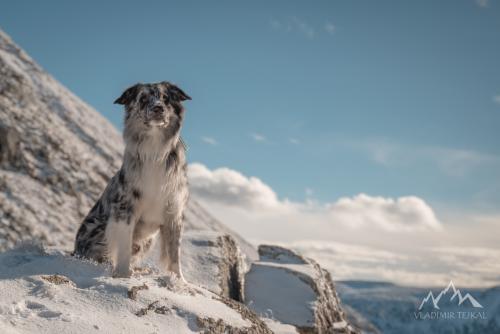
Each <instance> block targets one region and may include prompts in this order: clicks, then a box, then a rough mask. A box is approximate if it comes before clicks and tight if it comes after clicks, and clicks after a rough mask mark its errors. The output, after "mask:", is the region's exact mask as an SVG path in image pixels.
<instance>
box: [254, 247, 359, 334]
mask: <svg viewBox="0 0 500 334" xmlns="http://www.w3.org/2000/svg"><path fill="white" fill-rule="evenodd" d="M259 255H260V260H259V261H256V262H254V263H252V266H251V268H250V271H249V272H248V273H247V276H246V279H245V295H246V299H245V301H246V303H247V305H248V306H249V307H250V308H251V309H253V310H254V311H255V312H256V313H257V314H259V315H261V316H262V317H265V318H271V319H273V320H275V321H278V322H279V323H282V324H289V325H293V326H295V327H296V329H297V330H298V332H300V333H354V332H355V329H354V328H352V326H350V325H349V323H348V321H347V318H346V317H345V315H344V312H343V310H342V308H341V305H340V299H339V298H338V296H337V293H336V291H335V287H334V285H333V281H332V279H331V277H330V274H329V273H328V272H327V271H326V270H324V269H322V268H321V267H320V266H319V264H317V263H316V262H315V261H314V260H311V259H306V258H304V257H302V256H300V255H298V254H296V253H294V252H293V251H291V250H288V249H286V248H283V247H279V246H268V245H261V246H259Z"/></svg>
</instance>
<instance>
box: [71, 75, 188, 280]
mask: <svg viewBox="0 0 500 334" xmlns="http://www.w3.org/2000/svg"><path fill="white" fill-rule="evenodd" d="M190 99H191V98H190V97H189V96H188V95H187V94H186V93H184V92H183V91H182V90H181V89H180V88H179V87H177V86H175V85H173V84H171V83H169V82H166V81H164V82H160V83H152V84H136V85H134V86H132V87H130V88H128V89H127V90H126V91H125V92H124V93H123V94H122V95H121V96H120V97H119V98H118V99H116V101H115V102H114V103H116V104H121V105H124V106H125V129H124V132H123V137H124V140H125V153H124V157H123V165H122V167H121V169H120V170H119V171H118V173H116V175H115V176H113V178H112V179H111V181H110V182H109V184H108V186H107V187H106V189H105V190H104V192H103V194H102V195H101V198H100V199H99V200H98V201H97V203H95V205H94V207H93V208H92V209H91V210H90V212H89V213H88V215H87V217H86V218H85V220H84V221H83V223H82V224H81V226H80V228H79V230H78V232H77V234H76V241H75V251H74V255H76V256H79V257H83V258H89V259H93V260H95V261H98V262H104V261H109V262H111V263H112V265H113V275H114V276H115V277H130V274H131V270H130V266H131V264H132V265H135V264H137V263H138V262H139V260H140V259H141V258H142V257H143V255H144V254H145V253H146V252H147V251H148V250H149V249H150V248H151V245H152V242H153V238H154V236H155V235H156V234H157V233H158V232H159V233H160V242H161V252H160V261H161V267H162V268H163V269H165V270H167V271H171V272H174V273H175V274H177V275H178V276H179V278H180V279H182V280H184V278H183V276H182V272H181V266H180V258H179V257H180V241H181V233H182V221H183V212H184V208H185V206H186V202H187V199H188V187H187V176H186V158H185V152H184V151H185V147H184V144H183V142H182V139H181V137H180V130H181V125H182V120H183V118H184V108H183V106H182V105H181V103H182V102H183V101H185V100H190Z"/></svg>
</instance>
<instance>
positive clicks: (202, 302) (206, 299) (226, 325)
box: [0, 245, 272, 334]
mask: <svg viewBox="0 0 500 334" xmlns="http://www.w3.org/2000/svg"><path fill="white" fill-rule="evenodd" d="M0 332H1V333H50V334H52V333H85V334H88V333H94V332H101V333H176V334H177V333H178V334H181V333H198V332H201V333H255V334H260V333H262V334H270V333H272V332H271V331H270V330H269V328H268V326H267V325H266V324H265V323H264V322H263V321H262V320H260V319H259V318H258V317H257V316H256V315H255V314H254V313H253V312H251V311H250V310H248V308H246V307H245V306H244V305H243V304H240V303H237V302H235V301H233V300H231V299H228V298H225V297H221V296H219V295H216V294H214V293H212V292H209V291H207V290H205V289H203V288H200V287H198V286H196V285H191V284H186V283H183V282H180V281H178V280H176V278H175V276H164V275H160V274H159V273H157V272H154V271H152V272H145V273H143V274H138V273H136V274H134V276H133V277H131V278H130V279H117V278H112V277H111V275H110V270H109V268H108V267H106V266H104V265H99V264H94V263H91V262H85V261H82V260H79V259H76V258H74V257H71V256H68V255H65V254H62V253H60V252H57V251H45V250H44V249H43V248H41V247H37V246H33V245H28V246H26V245H25V246H22V247H19V248H16V249H12V250H9V251H7V252H4V253H1V254H0Z"/></svg>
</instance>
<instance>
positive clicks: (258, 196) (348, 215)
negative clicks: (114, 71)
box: [188, 163, 441, 232]
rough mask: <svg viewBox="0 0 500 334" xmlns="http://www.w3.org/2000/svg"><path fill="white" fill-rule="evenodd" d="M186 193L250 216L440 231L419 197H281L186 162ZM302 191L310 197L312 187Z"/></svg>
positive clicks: (253, 182) (233, 174)
mask: <svg viewBox="0 0 500 334" xmlns="http://www.w3.org/2000/svg"><path fill="white" fill-rule="evenodd" d="M188 176H189V181H190V187H191V192H192V193H194V194H195V195H196V196H197V197H198V198H200V199H201V200H204V201H206V202H210V203H216V204H219V205H222V206H229V208H232V209H239V210H241V211H244V212H246V213H247V214H248V215H249V216H252V215H253V213H254V210H255V209H260V210H261V212H260V214H264V213H265V214H268V215H274V216H280V215H281V217H283V216H282V215H284V214H290V215H295V216H299V215H305V216H319V219H321V220H323V221H325V222H330V223H332V225H333V224H343V225H344V226H347V227H349V228H353V229H359V228H364V227H368V228H370V229H380V230H383V231H391V232H392V231H413V230H417V229H419V230H426V229H439V228H440V227H441V223H440V222H439V220H438V219H437V218H436V215H435V214H434V211H433V210H432V208H431V207H430V206H429V205H428V204H427V203H425V201H424V200H422V199H420V198H418V197H415V196H407V197H400V198H396V199H392V198H383V197H372V196H368V195H366V194H360V195H357V196H354V197H352V198H349V197H343V198H340V199H339V200H337V201H336V202H334V203H328V204H319V203H317V202H314V201H311V200H310V199H309V200H308V201H306V202H292V201H289V200H287V199H284V200H280V199H279V198H278V196H277V194H276V192H274V190H273V189H272V188H271V187H270V186H268V185H267V184H265V183H264V182H262V181H261V180H260V179H258V178H256V177H247V176H245V175H243V174H241V173H240V172H237V171H235V170H232V169H229V168H218V169H215V170H213V171H212V170H209V169H208V168H207V167H205V166H204V165H202V164H200V163H193V164H191V165H189V169H188ZM306 194H307V195H308V196H309V197H310V196H311V195H312V190H311V189H306Z"/></svg>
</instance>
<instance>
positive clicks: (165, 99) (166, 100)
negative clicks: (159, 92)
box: [163, 94, 170, 103]
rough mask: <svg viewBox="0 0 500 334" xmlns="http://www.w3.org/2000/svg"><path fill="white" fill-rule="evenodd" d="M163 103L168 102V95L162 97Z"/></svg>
mask: <svg viewBox="0 0 500 334" xmlns="http://www.w3.org/2000/svg"><path fill="white" fill-rule="evenodd" d="M163 102H165V103H169V102H170V97H169V96H168V95H166V94H165V95H163Z"/></svg>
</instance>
